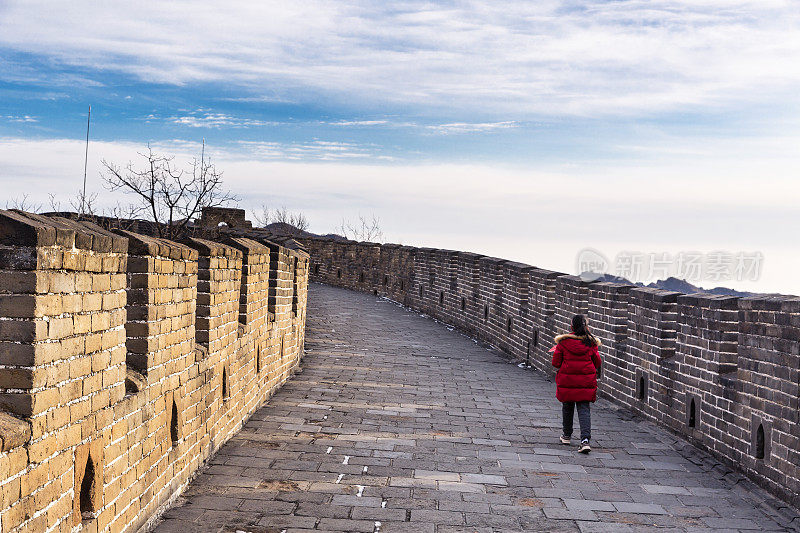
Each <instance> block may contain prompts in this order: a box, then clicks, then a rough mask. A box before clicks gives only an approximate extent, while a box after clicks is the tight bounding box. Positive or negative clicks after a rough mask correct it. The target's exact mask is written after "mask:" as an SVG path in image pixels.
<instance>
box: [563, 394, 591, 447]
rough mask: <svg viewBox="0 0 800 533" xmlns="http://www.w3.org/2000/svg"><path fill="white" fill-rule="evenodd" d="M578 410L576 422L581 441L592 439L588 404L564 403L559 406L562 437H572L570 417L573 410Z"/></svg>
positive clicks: (573, 412)
mask: <svg viewBox="0 0 800 533" xmlns="http://www.w3.org/2000/svg"><path fill="white" fill-rule="evenodd" d="M576 407H577V408H578V422H580V425H581V440H583V439H586V440H589V439H591V438H592V411H591V408H590V407H589V402H564V403H563V404H562V405H561V414H562V415H563V418H564V436H565V437H571V436H572V417H573V415H574V414H575V408H576Z"/></svg>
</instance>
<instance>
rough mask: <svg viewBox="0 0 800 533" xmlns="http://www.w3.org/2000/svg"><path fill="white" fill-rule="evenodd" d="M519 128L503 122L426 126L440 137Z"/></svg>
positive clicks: (453, 123)
mask: <svg viewBox="0 0 800 533" xmlns="http://www.w3.org/2000/svg"><path fill="white" fill-rule="evenodd" d="M517 126H519V124H517V123H516V122H514V121H505V122H482V123H470V122H451V123H449V124H436V125H433V126H426V127H427V129H428V130H430V131H432V132H434V133H438V134H441V135H451V134H458V133H486V132H491V131H496V130H505V129H509V128H516V127H517Z"/></svg>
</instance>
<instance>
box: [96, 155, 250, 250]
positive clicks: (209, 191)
mask: <svg viewBox="0 0 800 533" xmlns="http://www.w3.org/2000/svg"><path fill="white" fill-rule="evenodd" d="M203 146H204V149H203V152H201V155H200V160H198V159H197V158H195V159H193V160H192V163H191V168H190V169H188V170H184V169H181V168H178V167H176V165H175V163H174V157H172V156H164V155H159V154H156V153H154V152H153V150H152V149H151V148H150V146H149V145H148V146H147V152H145V153H139V155H140V156H141V157H142V158H143V159H144V163H143V165H142V166H141V167H136V166H135V165H134V164H133V162H129V163H128V164H127V165H126V166H125V168H124V169H122V168H120V167H119V166H117V165H115V164H114V163H110V162H108V161H106V160H105V159H104V160H103V161H102V164H103V167H105V170H104V172H103V179H104V180H105V182H106V186H107V188H108V189H109V190H111V191H118V190H121V191H123V192H125V193H128V194H132V195H133V196H134V197H135V198H136V199H137V203H136V204H134V205H135V206H136V209H135V212H134V213H131V214H133V215H134V216H144V217H146V218H148V219H150V220H152V221H154V222H157V224H156V227H157V228H158V233H159V236H160V237H167V238H174V237H175V236H177V235H180V234H181V233H183V232H184V231H185V229H186V226H187V224H189V222H190V221H191V220H192V218H194V217H196V216H197V215H198V214H199V213H200V212H201V211H202V209H203V207H219V206H223V205H226V204H228V203H230V202H235V201H237V200H238V199H237V198H236V197H235V196H234V195H233V194H231V193H230V192H229V191H225V190H223V189H222V172H221V171H218V170H217V168H216V167H215V166H214V164H213V163H211V161H210V160H208V159H206V158H205V157H204V152H205V144H204V145H203ZM131 218H133V217H131Z"/></svg>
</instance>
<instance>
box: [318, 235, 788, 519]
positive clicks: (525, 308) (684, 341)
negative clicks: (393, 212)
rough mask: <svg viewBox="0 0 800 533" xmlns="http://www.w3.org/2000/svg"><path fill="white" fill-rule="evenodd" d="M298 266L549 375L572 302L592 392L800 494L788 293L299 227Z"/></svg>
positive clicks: (775, 489) (772, 485) (782, 492)
mask: <svg viewBox="0 0 800 533" xmlns="http://www.w3.org/2000/svg"><path fill="white" fill-rule="evenodd" d="M303 243H304V245H305V247H306V249H307V251H308V252H309V254H310V256H311V274H310V279H311V280H312V281H317V282H321V283H325V284H329V285H334V286H339V287H345V288H348V289H352V290H357V291H366V292H370V293H373V294H375V295H379V296H384V297H387V298H390V299H392V300H395V301H397V302H400V303H402V304H403V305H406V306H408V307H410V308H412V309H414V310H417V311H420V312H422V313H425V314H427V315H429V316H431V317H433V318H435V319H437V320H439V321H441V322H443V323H445V324H450V325H452V326H455V327H457V328H458V329H460V330H461V331H464V332H466V333H467V334H468V335H470V336H473V337H475V338H477V339H480V340H482V341H484V342H487V343H489V344H491V345H493V346H496V347H497V348H499V349H500V350H502V351H503V352H505V353H507V354H508V355H509V357H510V358H511V359H512V360H513V361H515V362H520V363H526V364H527V365H529V366H531V367H533V368H535V369H537V370H540V371H543V372H546V373H548V374H550V375H553V372H554V369H553V368H552V366H551V364H550V355H551V354H550V353H549V349H550V348H551V347H552V346H553V337H554V336H555V335H556V334H557V333H561V332H565V331H568V329H569V321H570V318H571V317H572V315H573V314H576V313H583V314H586V315H587V317H588V320H589V324H590V327H591V328H592V331H593V332H594V333H595V334H596V335H597V336H598V337H600V338H601V339H602V342H603V347H602V350H601V353H602V355H603V357H604V364H605V366H604V368H603V370H602V376H601V379H600V380H599V392H600V393H601V394H602V395H603V396H604V397H605V398H607V399H609V400H610V401H612V402H615V403H617V404H620V405H622V406H625V407H626V408H628V409H630V410H631V411H633V412H635V413H637V414H638V415H640V416H642V417H645V418H646V419H649V420H652V421H654V422H657V423H658V424H661V425H663V426H666V427H668V428H669V429H670V430H672V431H673V432H675V433H677V434H679V435H681V436H683V437H685V438H686V439H688V441H690V442H691V443H693V444H695V445H697V446H698V447H700V448H702V449H705V450H708V451H709V452H711V453H712V454H713V455H714V456H716V457H717V458H719V459H720V460H722V461H723V462H724V463H726V464H727V465H729V466H731V467H733V468H735V469H737V470H739V471H742V472H744V473H745V474H746V475H747V476H748V477H750V478H751V479H752V480H754V481H755V482H757V483H758V484H760V485H762V486H763V487H764V488H766V489H768V490H769V491H770V492H772V493H773V494H776V495H778V496H779V497H780V498H782V499H784V500H785V501H788V502H790V503H791V504H793V505H798V504H800V470H799V468H800V467H799V466H798V465H800V427H799V426H798V422H799V421H800V410H799V409H800V404H799V403H798V398H799V397H800V298H798V297H796V296H770V297H747V298H737V297H729V296H716V295H709V294H690V295H686V294H681V293H677V292H670V291H663V290H658V289H649V288H640V287H635V286H629V285H622V284H615V283H608V282H589V281H586V280H583V279H581V278H580V277H577V276H573V275H566V274H563V273H559V272H553V271H550V270H545V269H541V268H536V267H533V266H530V265H526V264H521V263H516V262H512V261H507V260H504V259H499V258H495V257H486V256H482V255H479V254H474V253H466V252H457V251H452V250H440V249H432V248H415V247H411V246H401V245H395V244H383V245H381V244H375V243H365V242H354V241H344V240H332V239H326V238H307V239H303Z"/></svg>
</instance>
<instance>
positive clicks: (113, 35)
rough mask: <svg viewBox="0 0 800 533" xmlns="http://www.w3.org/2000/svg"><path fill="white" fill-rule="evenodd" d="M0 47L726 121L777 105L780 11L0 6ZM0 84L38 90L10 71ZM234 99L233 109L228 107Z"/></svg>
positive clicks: (784, 74)
mask: <svg viewBox="0 0 800 533" xmlns="http://www.w3.org/2000/svg"><path fill="white" fill-rule="evenodd" d="M0 9H2V17H0V46H5V47H8V48H10V49H12V50H15V51H22V52H30V53H35V54H42V55H44V56H47V57H48V58H51V59H54V60H57V61H61V62H63V63H66V64H69V65H75V66H78V67H81V68H84V69H86V68H88V69H93V68H94V69H103V70H116V71H120V72H124V73H127V74H131V75H133V76H136V77H138V78H141V79H143V80H146V81H151V82H157V83H172V84H189V83H195V82H218V83H224V84H225V85H226V86H227V87H229V88H236V89H237V91H238V93H239V94H238V95H237V96H239V97H241V98H251V99H254V100H258V99H262V98H263V99H264V100H265V101H281V100H287V101H303V100H305V101H315V102H316V101H319V98H320V97H324V98H327V99H329V100H330V99H334V100H336V99H338V100H339V101H342V102H348V103H352V102H354V101H355V102H361V103H365V104H371V105H384V104H387V103H390V104H392V103H394V104H398V105H403V106H405V105H407V104H409V103H411V104H414V105H423V106H427V107H428V108H430V109H442V107H445V108H447V109H467V110H469V111H472V112H475V113H479V114H480V116H481V119H480V120H486V121H487V122H488V121H494V120H498V119H501V120H502V116H507V115H508V113H509V112H512V111H513V112H514V113H515V116H530V115H531V114H538V115H543V114H544V115H563V114H573V115H594V116H597V115H600V116H603V115H609V114H641V113H651V112H654V111H660V110H676V109H686V108H690V109H705V108H707V107H708V106H713V107H715V108H725V109H728V108H734V107H738V106H740V105H741V104H742V102H760V103H770V102H772V101H774V99H775V98H776V97H780V96H784V97H785V96H793V95H795V94H796V89H797V86H798V84H800V31H798V30H799V29H800V10H798V9H797V5H796V2H793V1H790V0H692V1H689V0H649V1H644V0H626V1H616V2H607V1H604V0H586V1H583V2H569V3H565V2H563V1H557V0H542V1H539V2H529V1H525V0H509V1H505V2H500V3H499V2H494V1H490V0H473V1H468V2H459V3H449V4H446V5H440V4H436V3H429V2H425V1H422V0H412V1H410V2H406V3H404V4H403V5H402V6H400V5H398V4H391V3H389V4H381V3H371V2H367V1H366V0H363V1H359V0H350V1H342V2H325V1H323V0H310V1H308V2H294V3H286V2H278V1H277V0H272V1H264V2H250V1H246V0H230V1H228V2H225V3H224V4H220V3H219V2H211V1H207V2H195V1H191V2H190V1H188V0H184V1H175V2H157V1H155V0H143V1H139V2H128V3H119V2H106V3H100V4H98V3H97V2H90V1H88V0H76V1H75V2H71V3H70V5H69V8H68V9H52V6H51V5H50V4H49V3H48V2H46V1H45V0H25V1H22V0H17V1H12V0H9V1H6V2H4V3H3V7H2V8H0ZM4 76H6V77H8V76H11V77H15V76H16V77H20V78H24V79H26V80H31V79H38V80H39V81H41V82H42V83H44V80H43V79H42V76H41V74H40V73H36V72H33V73H32V72H31V71H30V69H24V68H23V67H22V66H19V65H17V67H16V68H15V69H14V70H12V71H8V72H6V74H4ZM242 93H246V94H242Z"/></svg>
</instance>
